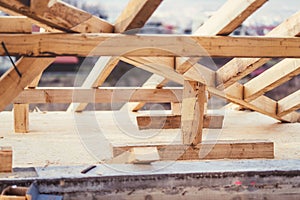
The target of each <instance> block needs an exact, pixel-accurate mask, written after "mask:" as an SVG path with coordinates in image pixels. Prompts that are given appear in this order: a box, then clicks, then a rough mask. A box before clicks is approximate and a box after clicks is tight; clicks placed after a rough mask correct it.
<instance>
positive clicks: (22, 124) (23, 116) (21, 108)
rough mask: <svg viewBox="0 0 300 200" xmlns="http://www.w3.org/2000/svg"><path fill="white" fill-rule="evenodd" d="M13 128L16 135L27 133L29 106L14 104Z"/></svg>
mask: <svg viewBox="0 0 300 200" xmlns="http://www.w3.org/2000/svg"><path fill="white" fill-rule="evenodd" d="M14 127H15V129H14V130H15V132H16V133H28V132H29V105H28V104H14Z"/></svg>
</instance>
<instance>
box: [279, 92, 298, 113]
mask: <svg viewBox="0 0 300 200" xmlns="http://www.w3.org/2000/svg"><path fill="white" fill-rule="evenodd" d="M298 109H300V90H297V91H296V92H294V93H292V94H290V95H289V96H287V97H285V98H283V99H281V100H279V101H278V111H277V112H278V113H277V114H278V116H285V115H287V114H289V113H291V112H293V111H296V110H298Z"/></svg>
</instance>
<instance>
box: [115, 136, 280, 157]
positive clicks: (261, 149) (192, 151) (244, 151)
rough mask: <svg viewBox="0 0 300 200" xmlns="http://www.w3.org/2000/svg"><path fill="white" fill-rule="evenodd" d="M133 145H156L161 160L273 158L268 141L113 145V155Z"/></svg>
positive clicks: (271, 148)
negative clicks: (194, 144) (192, 144)
mask: <svg viewBox="0 0 300 200" xmlns="http://www.w3.org/2000/svg"><path fill="white" fill-rule="evenodd" d="M135 147H156V148H157V149H158V153H159V155H160V159H161V160H202V159H254V158H265V159H272V158H274V144H273V142H269V141H259V140H258V141H247V140H244V141H243V140H242V141H203V142H202V143H200V144H198V145H196V146H191V145H183V144H168V145H146V146H142V145H140V146H118V147H117V146H114V147H113V156H114V157H115V156H118V155H120V154H122V153H123V152H125V151H128V150H130V149H131V148H135Z"/></svg>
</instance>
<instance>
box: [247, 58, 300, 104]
mask: <svg viewBox="0 0 300 200" xmlns="http://www.w3.org/2000/svg"><path fill="white" fill-rule="evenodd" d="M299 73H300V59H289V58H286V59H284V60H282V61H281V62H279V63H277V64H276V65H274V66H272V67H271V68H269V69H268V70H266V71H265V72H263V73H262V74H260V75H259V76H256V77H255V78H253V79H251V80H250V81H248V82H247V83H246V84H244V87H245V89H244V99H245V100H246V101H251V100H253V99H255V98H257V97H259V96H261V95H262V94H264V93H266V92H268V91H270V90H272V89H274V88H276V87H277V86H279V85H281V84H283V83H285V82H287V81H289V80H290V79H292V78H293V77H295V76H297V75H298V74H299Z"/></svg>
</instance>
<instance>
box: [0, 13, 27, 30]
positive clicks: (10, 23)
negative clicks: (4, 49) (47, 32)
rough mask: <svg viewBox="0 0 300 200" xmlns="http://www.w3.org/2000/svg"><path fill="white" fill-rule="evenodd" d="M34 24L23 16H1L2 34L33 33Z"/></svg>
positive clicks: (0, 28) (0, 27) (0, 26)
mask: <svg viewBox="0 0 300 200" xmlns="http://www.w3.org/2000/svg"><path fill="white" fill-rule="evenodd" d="M31 32H32V23H31V21H30V20H29V19H28V18H27V17H23V16H1V17H0V33H31Z"/></svg>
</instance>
